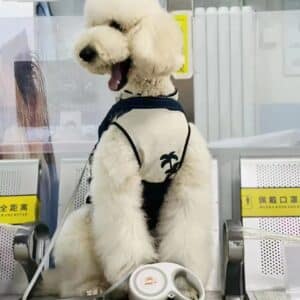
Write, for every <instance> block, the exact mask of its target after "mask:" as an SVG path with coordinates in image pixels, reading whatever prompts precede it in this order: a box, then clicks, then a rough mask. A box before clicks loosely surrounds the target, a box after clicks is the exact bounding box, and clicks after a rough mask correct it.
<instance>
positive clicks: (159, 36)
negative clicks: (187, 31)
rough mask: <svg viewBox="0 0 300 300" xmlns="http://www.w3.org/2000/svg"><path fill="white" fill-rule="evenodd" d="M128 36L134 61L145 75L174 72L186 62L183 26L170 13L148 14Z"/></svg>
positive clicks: (161, 74)
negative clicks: (183, 47) (181, 28)
mask: <svg viewBox="0 0 300 300" xmlns="http://www.w3.org/2000/svg"><path fill="white" fill-rule="evenodd" d="M128 38H129V47H130V52H131V55H132V60H133V63H134V64H135V66H136V68H137V70H138V71H140V72H142V74H143V75H146V76H151V77H152V76H154V77H155V76H165V75H170V74H172V73H174V72H176V71H178V70H179V69H180V67H181V66H182V65H183V63H184V57H183V54H182V45H183V41H182V34H181V31H180V28H179V26H178V25H177V23H176V22H175V20H174V19H173V18H172V16H171V15H169V14H168V13H166V12H162V13H160V14H157V15H151V16H146V17H145V18H144V19H142V20H141V21H140V22H139V23H138V24H137V25H136V26H135V27H134V28H133V29H132V30H131V31H130V32H129V34H128Z"/></svg>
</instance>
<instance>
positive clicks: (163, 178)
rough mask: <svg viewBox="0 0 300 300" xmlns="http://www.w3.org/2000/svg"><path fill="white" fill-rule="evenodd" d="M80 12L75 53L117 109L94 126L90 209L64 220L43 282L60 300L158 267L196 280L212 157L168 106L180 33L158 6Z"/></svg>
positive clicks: (116, 1) (125, 2)
mask: <svg viewBox="0 0 300 300" xmlns="http://www.w3.org/2000/svg"><path fill="white" fill-rule="evenodd" d="M85 15H86V18H87V28H86V30H85V31H84V32H83V34H82V36H81V37H80V38H79V41H78V43H77V45H76V47H75V48H76V49H75V51H76V56H77V58H78V60H79V62H80V64H81V65H82V66H83V67H85V68H86V69H88V70H89V71H90V72H93V73H96V74H106V73H109V74H111V78H110V80H109V87H110V89H111V90H113V91H120V95H119V99H118V100H119V102H121V103H125V108H124V107H122V109H125V111H122V114H119V115H118V114H117V115H113V117H111V116H110V118H108V121H109V123H108V124H107V126H106V127H105V126H104V127H103V128H101V129H100V136H99V139H100V138H101V139H100V141H99V143H98V144H97V146H96V148H95V151H94V155H93V162H92V182H91V201H92V204H89V205H85V206H84V207H82V208H81V209H79V210H77V211H75V212H73V213H72V214H71V215H70V216H69V217H68V219H67V221H66V223H65V225H64V228H63V230H62V233H61V235H60V237H59V239H58V241H57V245H56V248H55V252H54V255H55V260H56V269H55V270H54V271H52V272H51V273H48V274H46V277H45V283H47V277H48V278H50V277H51V278H52V280H51V281H52V288H56V289H58V290H59V291H58V292H59V293H60V295H61V296H63V297H66V296H70V295H78V294H84V293H85V292H86V291H87V290H88V289H93V288H95V287H98V288H99V289H102V290H103V289H105V288H107V286H109V285H111V284H113V283H115V282H117V281H118V280H119V279H120V278H122V277H123V276H124V275H125V274H127V273H129V272H130V271H133V270H134V269H135V268H137V267H138V266H139V265H141V264H145V263H152V262H157V261H162V262H175V263H178V264H181V265H183V266H185V267H187V268H190V269H191V270H192V271H194V272H195V273H196V274H197V275H198V276H199V278H200V279H201V280H202V281H203V282H204V283H205V282H206V281H207V279H208V276H209V273H210V270H211V268H212V265H211V264H212V259H211V252H212V249H211V248H212V234H213V231H212V223H213V222H212V209H213V205H212V200H211V191H210V188H211V157H210V154H209V152H208V150H207V146H206V144H205V142H204V140H203V139H202V138H201V136H200V135H199V133H198V130H197V128H196V127H195V126H194V125H192V124H188V122H187V121H186V118H185V116H184V114H183V113H182V112H181V111H180V105H179V104H178V106H176V103H178V102H177V101H175V100H174V99H177V97H178V95H177V92H176V89H175V87H174V85H173V83H172V81H171V74H172V73H174V72H175V71H177V70H178V69H179V68H180V67H181V65H182V63H183V56H182V38H181V33H180V29H179V28H178V26H177V24H176V22H175V21H174V20H173V18H172V17H171V16H170V15H169V14H168V13H167V12H166V11H165V10H163V9H162V8H161V6H160V4H159V1H158V0H122V1H120V0H87V1H86V6H85ZM122 101H123V102H122ZM130 101H131V102H130ZM139 101H140V102H139ZM147 101H149V102H147ZM155 101H157V102H155ZM119 102H118V103H119ZM129 102H130V103H131V104H132V105H133V106H134V107H133V108H132V107H131V108H127V106H126V105H128V103H129ZM139 103H142V107H139ZM156 103H160V104H159V105H161V106H159V105H157V104H156ZM169 103H170V104H169ZM148 104H149V106H151V107H150V109H149V107H147V106H148ZM129 106H130V104H129ZM152 106H153V107H152ZM118 113H119V112H118ZM153 188H154V190H153ZM162 195H163V196H162ZM146 198H147V199H148V200H146ZM149 198H151V199H150V200H149ZM149 201H150V202H149ZM54 279H55V280H54ZM54 282H55V283H54ZM53 285H55V286H53ZM49 288H50V287H49Z"/></svg>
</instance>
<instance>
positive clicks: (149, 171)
mask: <svg viewBox="0 0 300 300" xmlns="http://www.w3.org/2000/svg"><path fill="white" fill-rule="evenodd" d="M146 101H147V102H146V103H143V102H140V101H138V102H136V103H134V102H128V104H129V106H130V109H128V107H126V106H125V105H124V104H123V103H122V105H121V106H123V108H122V109H121V110H119V109H112V110H111V111H112V113H111V111H110V112H109V113H108V115H107V117H106V118H105V119H104V121H103V122H102V124H101V125H100V127H99V142H98V144H97V147H98V146H101V136H102V134H103V133H104V132H105V131H106V130H109V129H110V128H111V127H115V128H117V130H119V131H120V132H121V133H122V134H123V135H124V138H125V139H126V140H127V142H128V147H130V148H131V150H132V153H133V154H134V155H135V158H136V163H137V164H138V165H139V173H140V176H141V179H142V184H143V198H144V202H143V210H144V211H145V213H146V215H147V217H148V227H149V229H150V230H152V229H153V228H155V226H156V223H157V220H158V216H159V211H160V208H161V206H162V203H163V200H164V196H165V193H166V192H167V190H168V188H169V185H170V184H171V181H172V179H173V177H174V176H175V175H176V173H177V172H178V171H179V170H180V168H181V166H182V164H183V161H184V157H185V153H186V150H187V147H188V143H189V138H190V126H189V124H188V122H187V120H186V117H185V114H184V112H183V110H182V108H181V106H180V105H179V104H178V102H176V101H174V100H173V102H172V101H170V102H169V100H167V101H158V100H155V101H154V102H153V103H152V104H151V102H149V100H146ZM149 103H150V104H149ZM120 111H121V112H120ZM90 163H91V164H92V163H95V162H93V161H92V160H91V161H90ZM92 177H93V174H91V178H92ZM89 200H91V202H92V198H91V196H89Z"/></svg>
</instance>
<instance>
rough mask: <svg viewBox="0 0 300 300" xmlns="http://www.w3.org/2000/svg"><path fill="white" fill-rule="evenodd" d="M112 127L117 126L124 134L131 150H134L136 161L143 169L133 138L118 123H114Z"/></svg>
mask: <svg viewBox="0 0 300 300" xmlns="http://www.w3.org/2000/svg"><path fill="white" fill-rule="evenodd" d="M111 125H115V126H116V127H118V128H119V129H120V130H121V131H122V132H123V134H124V135H125V136H126V138H127V140H128V142H129V144H130V146H131V148H132V150H133V152H134V155H135V157H136V160H137V162H138V164H139V166H140V167H141V166H142V162H141V159H140V156H139V153H138V151H137V149H136V146H135V144H134V142H133V140H132V138H131V137H130V135H129V134H128V132H127V131H126V130H125V129H124V128H123V127H122V126H121V125H120V124H119V123H117V122H112V123H111Z"/></svg>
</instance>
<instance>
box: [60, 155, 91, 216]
mask: <svg viewBox="0 0 300 300" xmlns="http://www.w3.org/2000/svg"><path fill="white" fill-rule="evenodd" d="M85 164H86V160H85V159H62V160H61V164H60V183H59V204H58V221H60V220H61V218H62V215H63V212H64V209H65V207H66V205H67V203H68V201H70V200H71V197H72V193H73V192H74V190H75V189H76V188H77V184H78V182H79V180H80V177H81V174H82V171H83V169H84V167H85ZM88 178H89V169H88V168H87V169H86V171H85V173H84V176H83V178H82V182H81V184H80V186H79V189H78V191H77V193H76V195H75V199H72V200H71V201H73V203H72V209H73V210H74V209H77V208H79V207H80V206H81V205H82V204H84V202H85V196H86V195H87V192H88Z"/></svg>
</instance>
